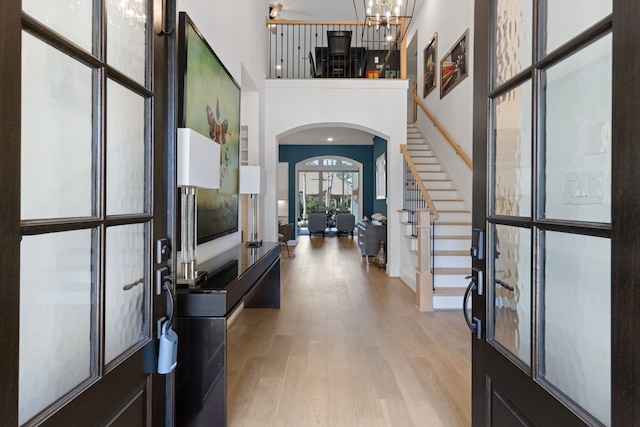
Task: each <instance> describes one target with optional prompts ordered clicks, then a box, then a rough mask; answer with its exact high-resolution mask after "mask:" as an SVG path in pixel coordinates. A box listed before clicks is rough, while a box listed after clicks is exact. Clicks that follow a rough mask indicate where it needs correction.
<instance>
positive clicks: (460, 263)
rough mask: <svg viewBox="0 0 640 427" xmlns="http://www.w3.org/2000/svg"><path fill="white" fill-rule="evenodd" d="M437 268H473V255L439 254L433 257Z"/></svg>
mask: <svg viewBox="0 0 640 427" xmlns="http://www.w3.org/2000/svg"><path fill="white" fill-rule="evenodd" d="M432 262H433V265H434V266H435V267H436V268H469V269H471V256H469V255H467V256H450V255H449V256H447V255H443V256H438V255H436V256H435V257H434V258H433V261H432Z"/></svg>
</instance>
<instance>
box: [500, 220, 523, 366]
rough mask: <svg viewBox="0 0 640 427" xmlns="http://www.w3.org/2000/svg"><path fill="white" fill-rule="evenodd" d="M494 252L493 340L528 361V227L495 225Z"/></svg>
mask: <svg viewBox="0 0 640 427" xmlns="http://www.w3.org/2000/svg"><path fill="white" fill-rule="evenodd" d="M493 238H494V239H495V241H494V242H493V243H492V246H493V247H494V248H495V250H493V254H494V260H493V263H494V274H495V277H494V278H493V280H494V288H493V294H494V310H493V331H494V338H495V340H496V341H497V342H498V343H500V344H501V345H502V346H503V347H504V348H505V349H507V350H508V351H509V352H510V353H512V354H513V355H514V356H516V357H517V358H519V359H520V360H522V361H523V362H524V363H525V364H526V365H527V366H529V365H530V364H531V231H530V230H529V229H527V228H517V227H511V226H506V225H496V226H495V229H494V234H493Z"/></svg>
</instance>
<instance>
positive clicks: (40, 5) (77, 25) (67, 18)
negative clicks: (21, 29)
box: [22, 0, 94, 52]
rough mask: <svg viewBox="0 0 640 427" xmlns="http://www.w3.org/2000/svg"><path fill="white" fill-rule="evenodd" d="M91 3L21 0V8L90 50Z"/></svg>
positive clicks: (91, 38)
mask: <svg viewBox="0 0 640 427" xmlns="http://www.w3.org/2000/svg"><path fill="white" fill-rule="evenodd" d="M93 3H94V2H93V1H90V0H81V1H80V0H22V10H24V11H25V12H26V13H27V14H29V15H31V16H33V17H34V18H36V19H37V20H38V21H40V22H42V23H45V24H46V25H47V26H49V28H51V29H52V30H54V31H56V32H58V33H60V34H61V35H63V36H64V37H66V38H67V39H69V40H71V41H72V42H73V43H75V44H77V45H78V46H80V47H81V48H83V49H84V50H86V51H87V52H91V51H92V46H91V45H92V42H93V29H92V25H91V23H92V17H93Z"/></svg>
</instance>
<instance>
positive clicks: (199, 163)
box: [177, 128, 220, 288]
mask: <svg viewBox="0 0 640 427" xmlns="http://www.w3.org/2000/svg"><path fill="white" fill-rule="evenodd" d="M177 158H178V161H177V166H178V170H177V185H178V187H180V261H181V264H182V277H181V278H179V279H178V284H187V285H188V286H189V288H194V287H195V285H196V281H197V277H198V273H197V271H196V267H197V259H196V245H197V240H198V236H197V234H198V233H197V231H198V217H197V195H198V188H220V144H218V143H216V142H214V141H213V140H211V139H209V138H207V137H206V136H203V135H201V134H199V133H198V132H196V131H194V130H193V129H190V128H180V129H178V149H177Z"/></svg>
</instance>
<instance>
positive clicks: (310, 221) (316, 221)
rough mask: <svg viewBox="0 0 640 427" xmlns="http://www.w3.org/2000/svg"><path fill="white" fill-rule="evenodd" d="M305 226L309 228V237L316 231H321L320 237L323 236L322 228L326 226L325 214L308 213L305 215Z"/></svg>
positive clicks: (316, 232)
mask: <svg viewBox="0 0 640 427" xmlns="http://www.w3.org/2000/svg"><path fill="white" fill-rule="evenodd" d="M307 227H308V228H309V237H311V235H312V234H318V233H322V237H324V230H325V228H327V214H325V213H310V214H309V215H308V217H307Z"/></svg>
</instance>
